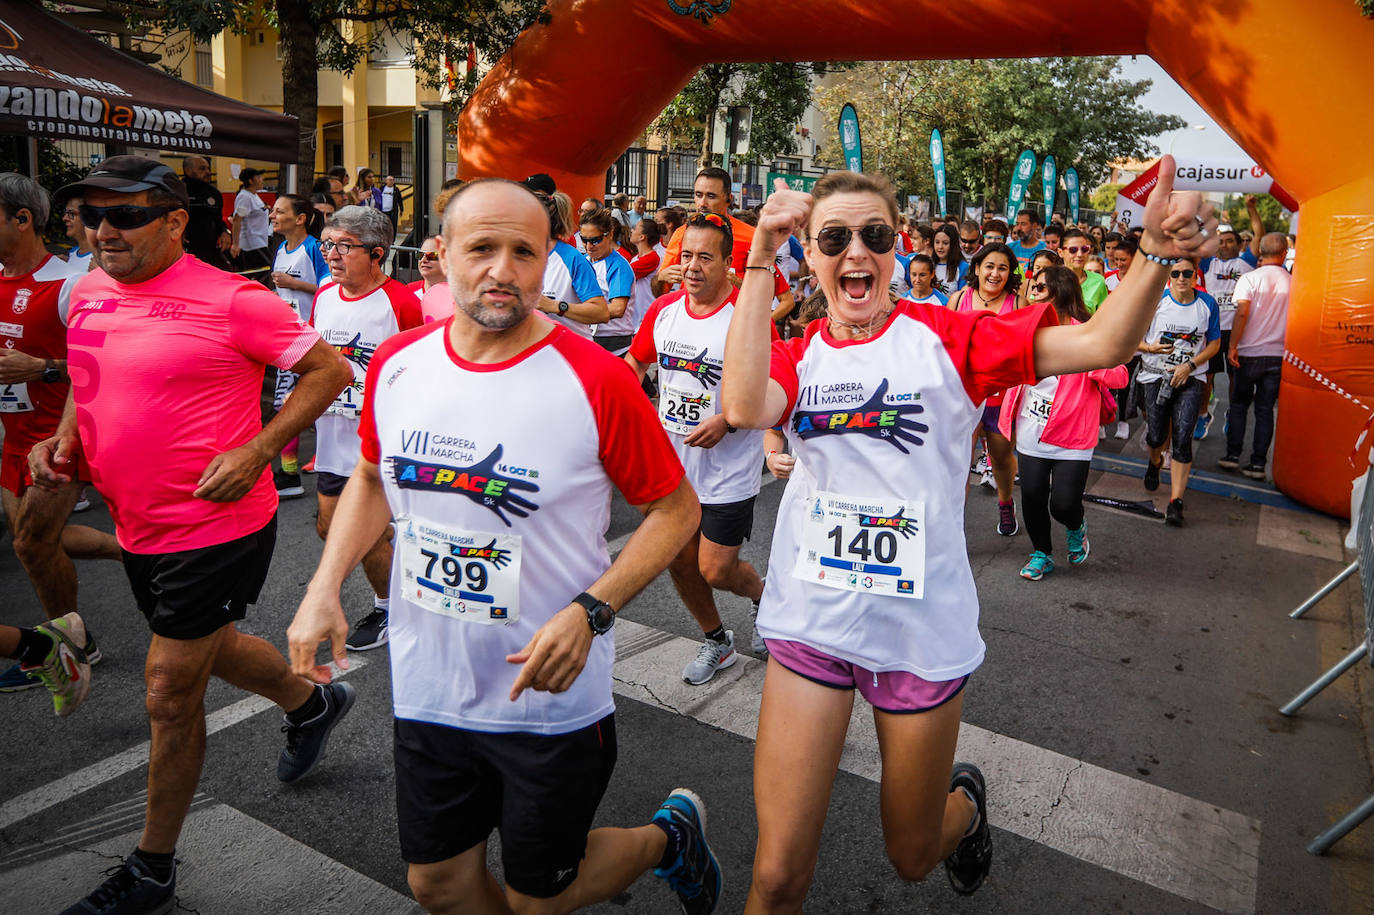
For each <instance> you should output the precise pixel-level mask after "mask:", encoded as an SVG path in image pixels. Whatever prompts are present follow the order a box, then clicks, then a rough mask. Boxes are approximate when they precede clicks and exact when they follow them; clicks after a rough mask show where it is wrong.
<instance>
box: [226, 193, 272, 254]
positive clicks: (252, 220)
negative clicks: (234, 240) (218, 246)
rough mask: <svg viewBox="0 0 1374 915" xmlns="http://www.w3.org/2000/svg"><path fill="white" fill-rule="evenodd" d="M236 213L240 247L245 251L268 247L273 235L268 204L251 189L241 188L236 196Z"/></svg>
mask: <svg viewBox="0 0 1374 915" xmlns="http://www.w3.org/2000/svg"><path fill="white" fill-rule="evenodd" d="M234 215H235V216H237V217H239V218H240V219H241V220H242V222H240V223H239V247H240V248H241V249H243V250H244V251H256V250H258V249H259V248H266V247H267V240H268V239H269V238H270V237H271V235H272V230H271V227H270V226H269V224H268V223H269V220H268V215H267V204H265V203H263V202H262V198H261V197H259V196H258V195H257V194H255V193H253V192H252V191H249V190H241V191H239V192H238V194H236V195H235V196H234Z"/></svg>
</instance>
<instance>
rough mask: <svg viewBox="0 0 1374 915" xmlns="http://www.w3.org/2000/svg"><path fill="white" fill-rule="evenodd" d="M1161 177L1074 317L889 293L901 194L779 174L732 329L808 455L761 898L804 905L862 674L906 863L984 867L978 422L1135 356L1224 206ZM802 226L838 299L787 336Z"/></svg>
mask: <svg viewBox="0 0 1374 915" xmlns="http://www.w3.org/2000/svg"><path fill="white" fill-rule="evenodd" d="M1160 183H1161V187H1159V188H1158V190H1157V191H1156V193H1155V194H1153V195H1152V196H1151V198H1150V202H1149V204H1148V205H1147V207H1146V212H1145V216H1144V220H1145V225H1146V227H1147V231H1146V233H1145V243H1144V247H1145V250H1146V251H1147V252H1148V253H1149V256H1150V257H1152V258H1154V261H1153V262H1151V263H1149V264H1148V265H1143V266H1141V267H1137V268H1136V269H1135V270H1132V272H1131V275H1130V276H1129V277H1127V278H1126V280H1125V281H1123V282H1122V285H1121V287H1120V288H1119V289H1118V291H1117V293H1116V294H1115V295H1114V296H1113V299H1114V302H1113V306H1112V307H1111V308H1106V309H1103V310H1102V311H1101V312H1100V313H1099V314H1098V315H1097V316H1095V317H1094V318H1093V319H1092V320H1090V321H1087V322H1085V323H1083V324H1078V325H1061V324H1059V322H1058V319H1057V316H1056V315H1055V314H1054V311H1053V309H1052V308H1050V307H1049V306H1047V305H1035V306H1031V307H1029V308H1025V309H1021V310H1017V311H1013V312H1011V313H1010V314H1006V315H995V314H991V313H988V312H986V311H978V312H956V311H953V310H951V309H947V308H939V307H935V306H930V305H917V304H915V303H900V302H899V303H894V302H893V301H892V299H891V297H890V296H889V294H888V289H887V284H886V282H884V280H885V279H886V278H887V277H888V276H889V275H890V274H891V271H892V257H893V255H892V248H893V242H892V238H893V235H894V229H893V226H894V225H895V223H896V219H897V203H896V199H895V196H894V194H893V192H892V187H891V185H890V184H888V182H887V181H886V180H884V179H882V178H879V177H876V176H868V175H857V174H854V173H852V172H832V173H830V174H828V175H826V176H824V177H823V178H821V179H820V181H818V182H817V183H816V185H815V187H814V189H813V194H814V196H813V194H803V193H801V192H798V191H790V190H787V189H786V188H785V186H783V187H779V188H778V189H777V190H776V191H775V192H774V195H773V197H772V198H771V199H770V200H769V202H768V204H767V205H766V206H765V207H764V211H763V214H762V216H761V218H760V220H759V227H758V230H757V233H756V234H755V236H754V241H753V247H752V248H751V249H750V252H749V259H748V262H747V269H746V271H745V277H744V284H743V287H742V288H741V290H740V295H739V299H738V302H737V304H736V306H735V313H734V315H733V318H732V320H731V324H730V330H729V334H728V337H727V342H726V352H725V369H724V372H723V385H724V389H723V395H724V406H725V415H726V419H727V421H728V422H730V423H731V424H732V425H734V426H736V427H740V428H753V429H767V428H771V427H773V426H778V425H782V426H783V427H784V428H785V429H786V434H787V438H788V441H789V443H790V444H791V450H792V453H793V454H794V455H795V457H796V461H797V466H798V467H799V468H800V469H799V470H794V472H793V473H792V474H791V477H790V478H789V480H788V482H787V488H786V491H785V492H784V494H783V500H782V503H781V505H780V506H779V509H778V515H777V527H776V530H775V532H774V536H773V541H772V552H771V556H770V560H769V574H768V579H767V584H766V587H765V590H764V594H763V598H762V602H761V606H760V610H759V618H758V626H759V629H760V630H761V632H762V634H763V636H764V638H765V640H766V643H767V647H768V651H769V660H768V672H767V675H766V678H765V681H764V687H763V701H762V705H761V707H760V710H759V720H758V739H757V742H756V744H755V757H754V798H755V804H756V807H757V816H758V840H757V842H758V844H757V847H756V851H755V858H754V871H753V883H752V886H751V887H750V892H749V900H748V903H747V905H746V908H745V911H746V912H748V913H760V912H795V911H800V910H801V907H802V905H803V903H804V901H805V899H806V894H807V890H808V888H809V886H810V882H811V878H812V874H813V873H814V870H815V863H816V856H817V853H818V851H819V849H820V840H821V832H822V829H823V827H824V823H825V814H826V809H827V807H828V806H829V802H830V793H831V789H832V787H833V785H834V782H835V776H836V773H837V770H838V766H839V761H840V756H841V754H842V752H843V750H844V742H845V735H846V732H847V731H848V727H849V720H850V716H851V713H852V711H853V703H854V698H853V690H855V689H858V690H859V691H860V692H862V693H863V694H864V696H865V698H867V699H868V700H869V701H870V702H871V703H872V704H873V705H874V707H875V711H874V720H875V725H876V728H877V732H878V750H879V752H880V754H881V759H882V775H881V789H880V797H881V807H882V829H883V833H884V838H885V840H886V845H887V850H888V855H889V857H890V858H891V860H892V862H893V863H894V865H895V866H896V868H897V872H898V874H899V875H901V876H902V877H903V878H905V879H908V880H918V879H920V878H921V877H922V876H924V875H925V874H926V873H928V872H929V871H930V870H931V869H933V868H934V867H936V866H938V864H939V863H940V861H941V860H944V861H945V862H946V868H947V870H948V873H949V877H950V880H951V882H952V883H953V885H954V887H955V889H956V890H957V891H959V892H961V893H971V892H973V891H974V890H976V889H977V888H978V887H979V886H980V885H981V883H982V881H983V878H984V877H985V876H986V874H987V871H988V867H989V865H990V862H991V844H990V843H991V837H990V831H989V829H988V823H987V818H986V809H987V808H986V789H985V786H984V782H983V777H982V775H981V773H979V771H978V770H977V768H976V767H975V766H972V765H970V764H967V763H960V764H958V765H957V766H956V765H954V750H955V743H956V741H957V739H958V734H959V719H960V714H961V710H962V699H961V690H962V688H963V686H964V683H965V681H966V679H967V677H968V676H969V674H970V673H972V672H973V671H974V670H975V669H977V667H978V666H979V664H980V663H981V662H982V658H983V651H984V648H983V643H982V640H981V638H980V637H979V635H978V594H977V591H976V589H975V587H974V580H973V572H972V570H971V568H970V567H969V561H968V552H967V548H966V546H965V541H964V530H963V520H964V483H965V480H966V479H967V472H966V469H965V468H966V467H967V464H966V463H965V461H966V457H967V454H968V451H967V448H968V441H969V437H970V435H971V433H972V432H973V428H974V425H975V424H976V423H977V422H978V418H979V415H980V405H981V404H982V402H983V401H984V400H985V399H986V398H987V396H988V395H989V394H992V393H994V392H997V391H1001V390H1005V389H1006V388H1008V387H1012V386H1015V385H1019V384H1032V383H1034V382H1035V381H1036V380H1037V379H1038V378H1040V377H1042V376H1045V375H1065V374H1071V373H1074V372H1086V371H1091V370H1093V369H1096V368H1101V367H1103V366H1105V365H1109V364H1112V365H1114V364H1116V363H1118V362H1120V361H1121V360H1122V359H1123V358H1125V357H1126V356H1127V355H1129V353H1130V352H1131V350H1132V349H1133V348H1134V347H1135V344H1136V343H1137V342H1138V341H1139V339H1140V337H1141V334H1142V333H1144V330H1145V328H1146V326H1147V325H1148V324H1149V320H1150V314H1151V312H1152V311H1153V308H1154V303H1155V301H1156V300H1157V298H1158V290H1159V286H1160V284H1161V283H1162V282H1163V273H1164V271H1163V269H1162V268H1161V267H1160V266H1158V265H1159V264H1160V263H1168V261H1169V259H1171V258H1173V257H1177V256H1182V255H1189V254H1195V253H1205V252H1206V251H1207V250H1208V249H1209V248H1214V247H1215V241H1213V240H1211V238H1210V235H1211V234H1212V233H1214V232H1215V231H1216V220H1215V219H1214V218H1212V217H1211V207H1210V206H1209V205H1207V204H1204V203H1203V202H1202V199H1201V196H1200V195H1199V194H1196V193H1184V194H1170V190H1171V187H1172V183H1173V161H1172V159H1170V158H1169V157H1165V161H1163V162H1162V164H1161V166H1160ZM1204 220H1205V221H1204ZM794 230H796V231H798V232H799V237H804V238H805V239H806V243H807V248H808V252H807V254H808V258H809V259H810V261H811V264H812V267H813V269H814V271H815V274H816V278H817V282H818V283H819V285H820V289H821V291H822V294H823V296H824V298H825V300H826V303H827V306H828V311H827V313H826V315H825V317H824V318H822V319H818V320H817V321H815V322H814V323H812V324H811V325H810V326H809V327H808V328H807V329H806V334H805V336H804V337H803V338H801V339H796V340H788V341H786V342H779V343H776V344H774V343H772V331H771V328H770V326H769V325H770V322H769V312H770V306H771V303H772V295H771V290H770V289H769V285H768V278H767V276H766V272H767V270H768V269H769V266H771V264H772V261H773V252H774V251H775V250H776V248H777V246H778V243H779V242H780V241H781V240H782V239H783V238H784V237H785V236H786V234H787V233H789V232H792V231H794ZM951 773H952V774H951Z"/></svg>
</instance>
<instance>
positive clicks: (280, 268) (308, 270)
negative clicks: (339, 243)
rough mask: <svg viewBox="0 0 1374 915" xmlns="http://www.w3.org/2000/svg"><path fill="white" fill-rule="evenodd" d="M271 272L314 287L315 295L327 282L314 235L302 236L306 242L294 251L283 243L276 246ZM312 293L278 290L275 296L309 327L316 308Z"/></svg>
mask: <svg viewBox="0 0 1374 915" xmlns="http://www.w3.org/2000/svg"><path fill="white" fill-rule="evenodd" d="M272 272H273V273H285V274H286V275H287V276H291V277H294V278H296V279H298V280H304V281H305V282H307V283H309V284H310V285H312V286H314V287H315V292H318V291H319V289H320V287H321V286H323V285H324V284H325V283H326V282H328V281H329V265H328V264H327V263H325V260H324V254H323V253H322V252H321V251H320V240H319V239H318V238H316V237H315V236H313V235H307V236H305V240H304V241H302V242H301V243H300V244H299V245H297V246H296V247H295V248H288V247H286V242H282V243H281V244H280V245H278V246H277V254H276V256H275V257H274V258H273V260H272ZM315 292H305V291H303V290H300V289H286V288H284V287H281V286H278V287H277V295H279V296H281V297H282V300H283V301H284V302H286V304H288V305H290V306H291V310H292V311H294V312H295V313H296V314H297V315H298V316H299V317H300V319H301V320H302V321H304V322H305V323H307V324H309V323H310V311H311V309H312V308H313V306H314V304H315Z"/></svg>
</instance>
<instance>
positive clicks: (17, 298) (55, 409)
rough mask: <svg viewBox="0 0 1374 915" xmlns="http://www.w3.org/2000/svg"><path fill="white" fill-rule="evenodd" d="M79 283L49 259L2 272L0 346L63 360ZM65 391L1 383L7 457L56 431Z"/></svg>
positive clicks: (57, 386)
mask: <svg viewBox="0 0 1374 915" xmlns="http://www.w3.org/2000/svg"><path fill="white" fill-rule="evenodd" d="M81 276H85V274H84V273H83V274H81ZM77 279H78V277H75V276H73V275H72V274H70V273H68V268H67V264H66V262H64V261H61V260H58V259H57V258H55V257H53V256H51V255H49V256H47V257H45V258H44V259H43V262H42V263H40V264H39V265H38V266H37V267H36V268H34V270H33V272H32V273H27V274H25V275H23V276H4V275H3V274H0V346H3V347H5V348H6V349H8V350H14V351H17V352H20V353H23V354H25V355H26V356H33V357H34V358H36V359H66V358H67V313H68V308H69V307H70V304H71V291H72V287H73V286H74V285H75V284H76V281H77ZM68 388H69V385H68V383H67V382H66V381H58V382H54V383H48V382H44V381H41V380H40V381H20V382H15V383H14V384H0V424H3V425H4V429H5V444H4V451H5V453H6V454H11V455H27V454H28V453H29V449H30V448H32V447H33V446H34V445H36V444H37V443H38V442H41V441H42V440H43V439H45V438H48V437H49V436H51V435H52V434H53V433H54V432H56V431H57V426H58V424H59V423H61V422H62V410H63V409H64V408H65V407H66V406H67V390H68Z"/></svg>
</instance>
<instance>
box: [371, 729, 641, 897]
mask: <svg viewBox="0 0 1374 915" xmlns="http://www.w3.org/2000/svg"><path fill="white" fill-rule="evenodd" d="M615 756H616V742H615V715H614V714H611V715H607V716H606V717H605V718H602V719H601V720H600V721H598V722H596V723H595V724H591V725H588V726H587V727H585V728H582V729H581V730H578V731H572V732H571V733H568V734H555V735H542V734H489V733H485V732H481V731H467V730H463V729H461V728H451V727H446V726H444V725H440V724H431V723H429V722H423V721H409V720H406V719H400V718H398V719H396V723H395V759H396V813H397V824H398V826H399V829H400V834H401V857H402V858H404V859H405V860H406V861H407V862H409V863H411V864H433V863H436V862H438V861H445V860H448V859H449V858H452V857H454V856H455V855H458V854H461V853H462V852H465V851H467V850H468V849H470V848H472V847H473V846H475V845H479V844H482V843H484V842H486V840H487V837H488V836H489V835H491V831H492V830H493V829H496V830H499V831H500V834H501V861H502V865H503V868H504V870H505V876H506V884H507V885H508V886H510V887H511V888H512V889H514V890H516V891H517V892H519V893H523V894H525V895H526V896H535V897H538V898H540V899H549V898H552V897H554V896H557V895H558V894H559V893H561V892H563V891H564V890H566V889H567V888H568V887H569V886H571V885H572V882H573V881H574V880H576V879H577V868H578V866H579V864H581V862H582V857H583V855H585V854H586V852H587V833H588V832H589V831H590V830H591V828H592V818H593V817H594V816H595V815H596V808H597V805H598V804H600V803H601V796H602V795H603V794H605V793H606V786H607V785H608V784H610V781H611V772H612V771H614V769H615Z"/></svg>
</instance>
